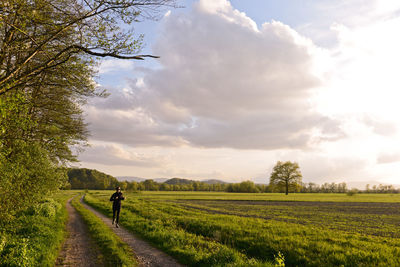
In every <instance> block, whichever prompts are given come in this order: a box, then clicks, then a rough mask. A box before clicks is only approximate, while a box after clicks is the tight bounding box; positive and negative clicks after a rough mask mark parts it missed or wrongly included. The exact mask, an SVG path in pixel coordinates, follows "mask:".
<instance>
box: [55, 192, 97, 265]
mask: <svg viewBox="0 0 400 267" xmlns="http://www.w3.org/2000/svg"><path fill="white" fill-rule="evenodd" d="M71 200H72V198H71V199H69V200H68V202H67V204H66V208H67V211H68V216H69V218H68V224H67V229H68V233H69V236H68V238H67V240H66V241H65V243H64V245H63V247H62V250H61V253H60V255H59V257H58V258H57V262H56V265H55V266H57V267H58V266H82V267H83V266H89V267H90V266H93V267H95V266H102V265H104V263H103V262H102V259H101V254H100V252H99V249H98V248H97V247H96V246H95V245H94V242H93V241H92V240H91V238H90V236H89V235H88V229H87V226H86V224H85V223H84V221H83V219H82V217H81V216H80V215H79V214H78V213H77V211H76V210H75V208H73V207H72V205H71Z"/></svg>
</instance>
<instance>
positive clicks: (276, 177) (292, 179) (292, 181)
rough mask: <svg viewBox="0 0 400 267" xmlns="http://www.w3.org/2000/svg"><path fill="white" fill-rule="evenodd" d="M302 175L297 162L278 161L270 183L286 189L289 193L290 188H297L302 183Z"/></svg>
mask: <svg viewBox="0 0 400 267" xmlns="http://www.w3.org/2000/svg"><path fill="white" fill-rule="evenodd" d="M302 177H303V176H302V175H301V172H300V167H299V164H298V163H297V162H290V161H286V162H282V161H278V162H277V163H276V165H275V166H274V168H273V170H272V173H271V177H270V181H269V184H270V185H271V186H272V187H275V188H279V189H284V191H285V193H286V195H287V194H289V190H296V189H297V188H298V187H299V186H300V185H301V179H302Z"/></svg>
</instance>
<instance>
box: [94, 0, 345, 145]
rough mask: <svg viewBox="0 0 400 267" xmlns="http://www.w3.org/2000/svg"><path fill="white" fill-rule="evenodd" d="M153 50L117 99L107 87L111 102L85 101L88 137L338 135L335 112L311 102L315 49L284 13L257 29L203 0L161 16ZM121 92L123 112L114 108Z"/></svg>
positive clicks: (241, 139)
mask: <svg viewBox="0 0 400 267" xmlns="http://www.w3.org/2000/svg"><path fill="white" fill-rule="evenodd" d="M154 50H155V51H154V52H155V54H158V55H161V59H160V63H161V65H162V68H161V69H157V70H147V71H145V74H144V77H143V84H142V85H141V86H137V82H133V83H132V84H131V90H130V92H129V95H126V94H125V95H124V97H125V99H124V100H121V98H122V96H121V97H120V96H118V95H117V96H112V97H111V98H110V102H108V103H109V105H108V106H107V108H109V109H112V110H107V111H104V110H99V109H100V108H101V107H104V103H103V105H101V104H100V103H98V104H97V106H96V107H97V108H96V109H93V110H92V111H89V118H90V119H89V121H91V122H92V124H93V126H92V129H93V130H94V138H96V139H98V140H107V141H113V142H121V143H124V144H130V145H132V146H149V145H173V146H175V145H185V144H186V145H190V146H200V147H230V148H239V149H277V148H305V147H308V146H310V145H312V143H313V142H315V141H318V140H319V141H321V140H328V139H330V138H333V139H335V138H340V137H341V136H342V133H341V130H340V128H339V127H338V125H337V122H335V121H333V120H331V119H330V118H329V117H326V116H325V117H324V116H321V115H320V114H319V113H317V112H315V111H313V107H312V106H311V105H310V102H309V98H310V97H311V96H312V94H313V92H314V90H315V88H316V87H317V86H319V85H320V84H321V80H320V79H319V77H318V76H317V74H316V72H315V69H316V63H317V61H316V60H315V57H316V56H317V54H318V53H320V51H319V49H317V48H316V47H315V46H314V45H313V44H312V42H311V41H310V40H308V39H306V38H304V37H302V36H300V35H299V34H298V33H296V32H295V31H294V30H293V29H291V28H290V27H289V26H286V25H284V24H283V23H280V22H277V21H272V22H269V23H264V24H263V25H262V27H261V28H260V29H257V27H256V24H255V23H254V21H252V20H251V19H250V18H249V17H247V16H246V15H245V14H244V13H241V12H239V11H237V10H235V9H233V8H232V6H231V5H230V3H229V2H228V1H222V0H221V1H200V2H199V3H198V4H197V5H195V6H194V8H193V12H192V13H191V14H189V15H187V14H181V15H175V16H173V15H170V16H168V17H166V18H164V28H163V31H162V33H161V34H160V37H159V40H158V42H157V44H156V46H155V48H154ZM114 100H115V103H113V102H114ZM125 102H128V103H131V104H130V106H131V109H130V110H129V115H128V114H125V113H121V109H123V108H124V107H129V104H128V103H125ZM117 103H121V104H120V105H122V108H121V107H120V106H119V105H118V104H117ZM110 105H111V106H110ZM96 112H97V113H98V114H97V115H96ZM103 113H106V114H103ZM105 124H107V125H109V127H108V129H106V125H105ZM101 129H103V130H101ZM316 133H318V134H319V135H320V136H315V134H316ZM324 137H326V138H325V139H324Z"/></svg>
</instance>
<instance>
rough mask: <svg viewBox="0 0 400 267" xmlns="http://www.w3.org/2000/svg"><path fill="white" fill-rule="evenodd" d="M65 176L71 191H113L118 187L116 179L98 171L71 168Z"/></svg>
mask: <svg viewBox="0 0 400 267" xmlns="http://www.w3.org/2000/svg"><path fill="white" fill-rule="evenodd" d="M67 174H68V181H69V183H70V185H71V189H97V190H102V189H114V188H115V187H116V186H117V185H118V180H117V178H115V177H113V176H111V175H108V174H106V173H103V172H100V171H98V170H92V169H85V168H73V169H69V170H68V172H67Z"/></svg>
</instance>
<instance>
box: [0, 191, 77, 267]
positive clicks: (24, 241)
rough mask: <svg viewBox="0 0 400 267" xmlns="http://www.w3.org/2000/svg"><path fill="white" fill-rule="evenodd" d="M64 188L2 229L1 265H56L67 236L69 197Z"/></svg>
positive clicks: (22, 213) (69, 194)
mask: <svg viewBox="0 0 400 267" xmlns="http://www.w3.org/2000/svg"><path fill="white" fill-rule="evenodd" d="M73 194H76V192H71V191H61V192H58V193H56V194H55V195H53V196H51V197H50V198H46V199H44V200H43V201H42V202H41V203H39V204H36V205H34V206H32V207H30V208H28V209H27V210H25V211H23V212H20V213H19V214H17V216H16V217H15V218H14V219H13V220H12V221H11V222H10V223H9V224H7V225H4V226H2V228H1V230H0V266H44V267H46V266H53V265H54V263H55V261H56V259H57V257H58V254H59V251H60V248H61V245H62V243H63V241H64V240H65V237H66V227H65V226H66V223H67V221H68V213H67V210H66V207H65V203H66V200H67V199H69V198H70V197H71V196H72V195H73Z"/></svg>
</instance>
